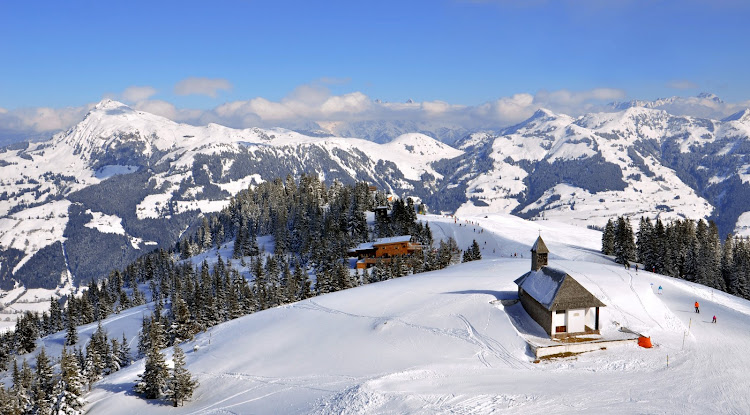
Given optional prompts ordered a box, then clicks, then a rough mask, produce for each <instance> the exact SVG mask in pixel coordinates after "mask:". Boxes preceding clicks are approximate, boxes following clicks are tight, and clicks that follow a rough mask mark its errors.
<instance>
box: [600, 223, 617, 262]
mask: <svg viewBox="0 0 750 415" xmlns="http://www.w3.org/2000/svg"><path fill="white" fill-rule="evenodd" d="M602 253H603V254H604V255H614V254H615V224H614V222H612V219H609V220H607V225H605V226H604V232H602Z"/></svg>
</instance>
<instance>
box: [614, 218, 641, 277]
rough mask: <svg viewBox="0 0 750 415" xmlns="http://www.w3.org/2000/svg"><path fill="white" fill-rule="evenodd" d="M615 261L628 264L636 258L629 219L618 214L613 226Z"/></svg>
mask: <svg viewBox="0 0 750 415" xmlns="http://www.w3.org/2000/svg"><path fill="white" fill-rule="evenodd" d="M614 254H615V262H617V263H618V264H626V265H628V264H630V262H632V261H635V260H636V247H635V240H634V236H633V228H632V227H631V226H630V221H628V220H627V219H625V218H624V217H622V216H620V217H619V218H617V225H616V226H615V252H614Z"/></svg>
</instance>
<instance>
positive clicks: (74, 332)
mask: <svg viewBox="0 0 750 415" xmlns="http://www.w3.org/2000/svg"><path fill="white" fill-rule="evenodd" d="M67 326H68V329H67V331H66V333H65V345H66V346H72V345H74V344H76V343H78V328H77V327H76V323H75V321H74V320H73V318H72V316H68V324H67Z"/></svg>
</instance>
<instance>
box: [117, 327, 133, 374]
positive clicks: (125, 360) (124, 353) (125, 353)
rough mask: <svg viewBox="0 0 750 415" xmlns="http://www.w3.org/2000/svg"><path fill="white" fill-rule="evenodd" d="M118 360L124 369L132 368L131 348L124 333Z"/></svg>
mask: <svg viewBox="0 0 750 415" xmlns="http://www.w3.org/2000/svg"><path fill="white" fill-rule="evenodd" d="M117 358H118V360H119V361H120V365H121V366H122V367H125V366H130V346H129V345H128V339H127V338H126V337H125V333H124V332H123V333H122V341H121V342H120V350H119V351H118V352H117Z"/></svg>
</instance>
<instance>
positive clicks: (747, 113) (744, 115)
mask: <svg viewBox="0 0 750 415" xmlns="http://www.w3.org/2000/svg"><path fill="white" fill-rule="evenodd" d="M722 121H740V122H746V123H750V108H745V109H744V110H741V111H737V112H735V113H734V114H732V115H730V116H728V117H726V118H724V119H722Z"/></svg>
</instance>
